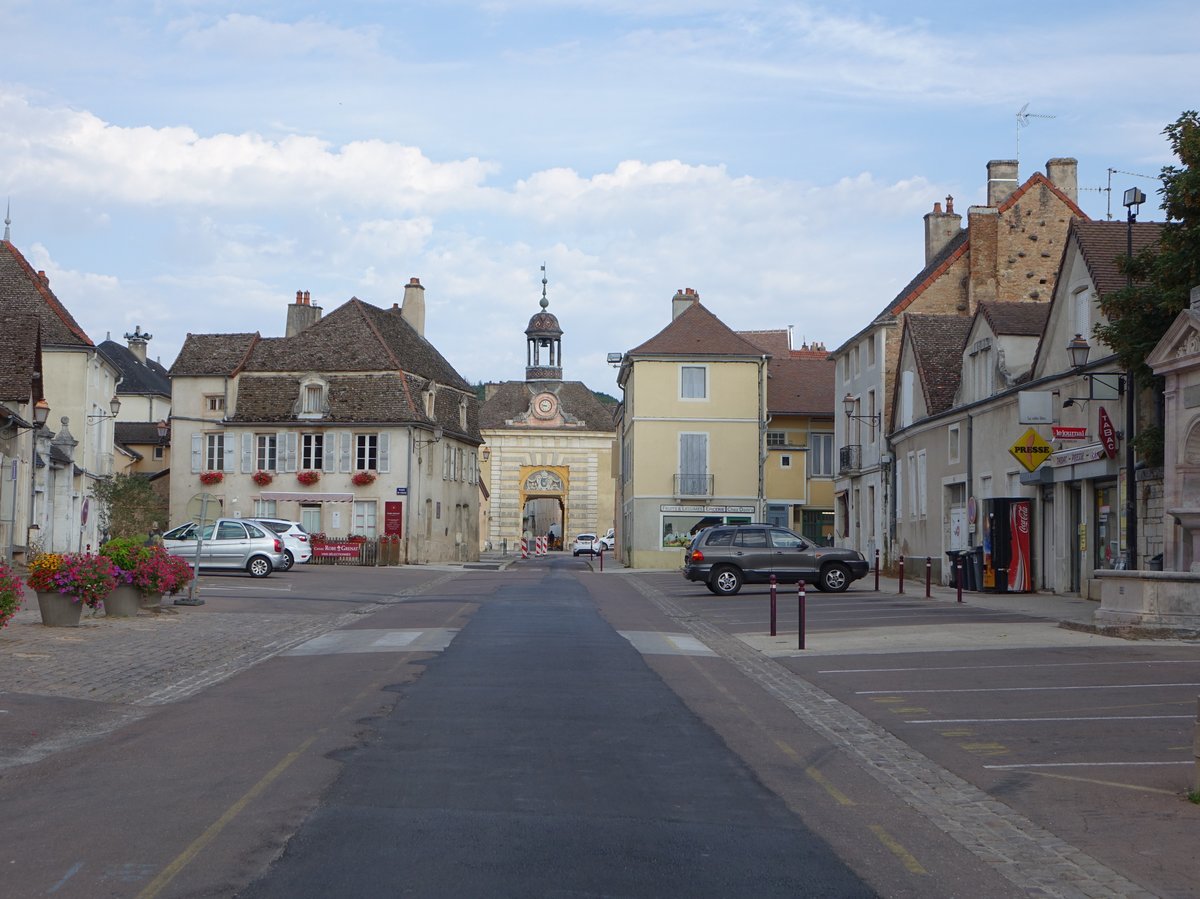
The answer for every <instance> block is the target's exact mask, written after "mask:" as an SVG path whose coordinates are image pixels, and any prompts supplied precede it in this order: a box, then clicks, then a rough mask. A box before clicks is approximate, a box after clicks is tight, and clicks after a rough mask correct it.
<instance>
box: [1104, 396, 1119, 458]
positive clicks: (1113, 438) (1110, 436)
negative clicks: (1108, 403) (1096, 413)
mask: <svg viewBox="0 0 1200 899" xmlns="http://www.w3.org/2000/svg"><path fill="white" fill-rule="evenodd" d="M1100 442H1101V443H1102V444H1104V453H1105V455H1106V456H1108V458H1110V459H1115V458H1117V429H1116V428H1114V427H1113V423H1112V419H1111V418H1109V417H1108V411H1107V410H1106V409H1105V408H1104V407H1103V406H1101V407H1100Z"/></svg>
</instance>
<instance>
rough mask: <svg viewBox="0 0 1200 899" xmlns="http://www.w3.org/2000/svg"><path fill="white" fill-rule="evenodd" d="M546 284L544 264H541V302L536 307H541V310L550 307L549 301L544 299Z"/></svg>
mask: <svg viewBox="0 0 1200 899" xmlns="http://www.w3.org/2000/svg"><path fill="white" fill-rule="evenodd" d="M546 284H547V281H546V263H544V262H543V263H542V299H541V302H540V303H538V305H539V306H541V307H542V308H543V309H545V308H547V307H548V306H549V305H550V301H549V300H548V299H546Z"/></svg>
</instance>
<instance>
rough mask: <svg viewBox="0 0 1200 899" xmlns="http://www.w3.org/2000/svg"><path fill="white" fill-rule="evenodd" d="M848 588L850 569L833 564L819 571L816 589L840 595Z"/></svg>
mask: <svg viewBox="0 0 1200 899" xmlns="http://www.w3.org/2000/svg"><path fill="white" fill-rule="evenodd" d="M849 586H850V569H848V568H847V567H846V566H845V565H840V564H838V563H837V562H834V563H833V564H832V565H826V566H825V567H824V568H822V569H821V580H820V582H819V583H818V587H820V589H822V590H828V591H829V592H830V593H842V592H843V591H845V589H846V588H847V587H849Z"/></svg>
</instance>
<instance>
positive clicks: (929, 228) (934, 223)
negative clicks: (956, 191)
mask: <svg viewBox="0 0 1200 899" xmlns="http://www.w3.org/2000/svg"><path fill="white" fill-rule="evenodd" d="M960 231H962V216H961V215H959V214H958V213H956V212H955V211H954V197H946V211H945V212H942V204H941V203H934V204H933V212H927V213H925V264H926V265H929V263H931V262H933V260H934V258H935V257H936V256H937V254H938V253H940V252H942V250H944V249H946V246H947V245H948V244H949V243H950V241H952V240H954V238H955V237H957V236H958V234H959V232H960Z"/></svg>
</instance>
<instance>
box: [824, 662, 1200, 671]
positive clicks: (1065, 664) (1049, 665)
mask: <svg viewBox="0 0 1200 899" xmlns="http://www.w3.org/2000/svg"><path fill="white" fill-rule="evenodd" d="M1115 665H1140V666H1142V667H1148V666H1153V665H1200V658H1197V659H1149V660H1147V659H1139V660H1136V661H1128V662H1040V663H1035V664H1033V665H935V666H928V667H917V666H912V667H908V668H824V669H822V670H820V671H818V672H817V674H895V673H896V672H898V671H991V670H998V669H1004V668H1021V669H1026V668H1110V667H1113V666H1115Z"/></svg>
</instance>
